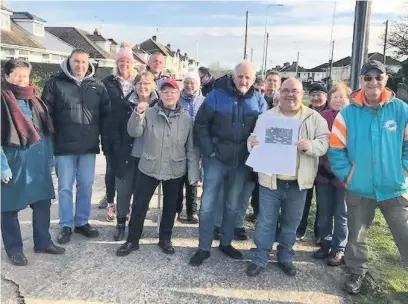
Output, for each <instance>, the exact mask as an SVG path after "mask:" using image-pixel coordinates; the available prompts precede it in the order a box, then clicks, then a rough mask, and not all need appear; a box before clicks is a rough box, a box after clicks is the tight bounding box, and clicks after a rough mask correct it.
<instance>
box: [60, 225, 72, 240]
mask: <svg viewBox="0 0 408 304" xmlns="http://www.w3.org/2000/svg"><path fill="white" fill-rule="evenodd" d="M71 234H72V230H71V228H69V227H62V228H61V229H60V232H59V233H58V237H57V242H58V243H59V244H66V243H69V241H70V240H71Z"/></svg>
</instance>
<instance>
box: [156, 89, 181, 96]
mask: <svg viewBox="0 0 408 304" xmlns="http://www.w3.org/2000/svg"><path fill="white" fill-rule="evenodd" d="M178 92H179V91H178V90H172V91H161V92H160V93H162V94H164V95H177V93H178Z"/></svg>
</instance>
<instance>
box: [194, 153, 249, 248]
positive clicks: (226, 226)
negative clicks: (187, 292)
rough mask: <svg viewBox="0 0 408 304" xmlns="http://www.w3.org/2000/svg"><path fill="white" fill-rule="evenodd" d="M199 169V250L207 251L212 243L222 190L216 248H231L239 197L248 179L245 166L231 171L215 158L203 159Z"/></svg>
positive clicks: (247, 169)
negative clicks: (217, 245) (201, 185)
mask: <svg viewBox="0 0 408 304" xmlns="http://www.w3.org/2000/svg"><path fill="white" fill-rule="evenodd" d="M203 168H204V183H203V199H202V203H201V207H200V225H199V248H200V249H202V250H205V251H209V250H210V249H211V243H212V239H213V230H214V224H215V216H216V210H217V205H218V204H219V193H220V189H221V187H222V186H224V189H225V190H224V197H225V205H224V210H223V219H222V224H221V230H220V233H221V239H220V244H221V245H223V246H226V245H230V244H231V242H232V239H233V236H234V226H235V221H236V218H237V207H238V202H239V196H240V194H241V191H242V188H243V186H244V183H245V181H246V180H247V179H248V175H249V168H248V167H247V166H245V165H241V166H238V167H235V168H232V167H227V166H225V165H224V164H223V163H221V162H220V161H219V160H218V159H217V158H215V157H211V158H204V159H203Z"/></svg>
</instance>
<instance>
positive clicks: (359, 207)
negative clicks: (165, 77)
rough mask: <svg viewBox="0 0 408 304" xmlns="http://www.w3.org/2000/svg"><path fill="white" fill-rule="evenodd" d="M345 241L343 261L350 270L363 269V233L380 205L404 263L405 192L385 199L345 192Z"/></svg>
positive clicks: (407, 247) (407, 257) (407, 258)
mask: <svg viewBox="0 0 408 304" xmlns="http://www.w3.org/2000/svg"><path fill="white" fill-rule="evenodd" d="M346 203H347V208H348V228H349V240H348V243H347V247H346V253H345V256H344V260H345V262H346V266H347V267H348V268H349V270H350V273H354V274H365V273H366V272H367V268H368V267H367V261H368V246H367V232H368V229H369V228H370V225H371V223H372V222H373V220H374V216H375V210H376V209H377V207H378V208H380V210H381V212H382V214H383V215H384V218H385V220H386V222H387V224H388V226H389V228H390V231H391V234H392V236H393V238H394V242H395V244H396V245H397V247H398V250H399V252H400V255H401V261H402V263H403V264H405V265H408V193H407V194H404V195H403V196H399V197H396V198H393V199H389V200H386V201H381V202H377V201H376V200H372V199H367V198H363V197H361V196H358V195H356V194H354V193H352V192H347V194H346Z"/></svg>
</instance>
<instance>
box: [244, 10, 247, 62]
mask: <svg viewBox="0 0 408 304" xmlns="http://www.w3.org/2000/svg"><path fill="white" fill-rule="evenodd" d="M247 42H248V11H246V21H245V45H244V60H245V59H246V55H247V51H246V49H247Z"/></svg>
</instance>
